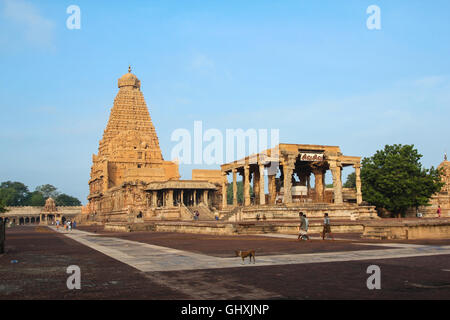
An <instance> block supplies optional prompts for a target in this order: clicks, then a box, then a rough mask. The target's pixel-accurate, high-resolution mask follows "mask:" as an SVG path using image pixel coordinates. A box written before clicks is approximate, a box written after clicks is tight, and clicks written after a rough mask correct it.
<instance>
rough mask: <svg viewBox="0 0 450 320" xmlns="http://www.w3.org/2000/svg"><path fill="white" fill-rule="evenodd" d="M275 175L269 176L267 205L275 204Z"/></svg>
mask: <svg viewBox="0 0 450 320" xmlns="http://www.w3.org/2000/svg"><path fill="white" fill-rule="evenodd" d="M275 177H276V176H275V175H274V174H273V175H270V176H269V204H275V200H276V197H277V187H276V185H275Z"/></svg>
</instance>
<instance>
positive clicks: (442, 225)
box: [363, 219, 450, 240]
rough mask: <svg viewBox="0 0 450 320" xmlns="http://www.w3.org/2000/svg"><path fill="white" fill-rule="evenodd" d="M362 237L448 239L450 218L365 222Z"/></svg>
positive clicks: (449, 237)
mask: <svg viewBox="0 0 450 320" xmlns="http://www.w3.org/2000/svg"><path fill="white" fill-rule="evenodd" d="M363 238H367V239H387V240H395V239H398V240H408V239H450V219H442V220H441V221H436V219H433V220H431V221H426V220H423V221H415V222H403V223H402V222H398V223H395V222H393V223H390V224H386V223H385V224H367V225H365V226H364V231H363Z"/></svg>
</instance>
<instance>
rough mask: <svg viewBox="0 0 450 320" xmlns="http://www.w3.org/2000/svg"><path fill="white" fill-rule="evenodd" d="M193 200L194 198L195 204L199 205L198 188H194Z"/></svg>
mask: <svg viewBox="0 0 450 320" xmlns="http://www.w3.org/2000/svg"><path fill="white" fill-rule="evenodd" d="M193 200H194V206H196V205H197V190H194V194H193Z"/></svg>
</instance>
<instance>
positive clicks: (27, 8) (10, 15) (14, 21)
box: [1, 0, 55, 49]
mask: <svg viewBox="0 0 450 320" xmlns="http://www.w3.org/2000/svg"><path fill="white" fill-rule="evenodd" d="M1 4H2V8H1V10H2V11H1V16H2V18H3V19H2V20H3V21H2V26H1V27H2V29H3V30H2V36H1V37H2V39H1V41H2V42H4V45H3V47H4V49H11V48H23V47H24V45H25V47H30V46H31V47H33V48H40V49H54V44H53V41H54V26H55V25H54V23H53V21H51V20H49V19H47V18H45V17H43V16H42V15H41V14H40V13H39V10H38V9H37V8H36V7H35V6H34V5H33V4H31V3H29V2H27V1H24V0H1ZM5 46H6V47H5Z"/></svg>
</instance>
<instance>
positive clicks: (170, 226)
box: [105, 221, 364, 235]
mask: <svg viewBox="0 0 450 320" xmlns="http://www.w3.org/2000/svg"><path fill="white" fill-rule="evenodd" d="M298 226H299V223H298V222H277V223H271V222H240V223H231V222H228V223H227V222H201V221H197V222H187V221H186V222H184V221H183V222H182V221H178V222H171V221H155V222H144V223H107V224H106V225H105V230H108V231H114V232H134V231H154V232H181V233H193V234H213V235H235V234H265V233H281V234H298V232H299V230H298ZM322 229H323V224H322V223H320V222H312V223H310V226H309V233H320V232H322ZM363 230H364V225H363V224H361V223H355V222H348V223H345V222H342V223H335V224H332V226H331V231H332V232H333V233H362V232H363Z"/></svg>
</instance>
